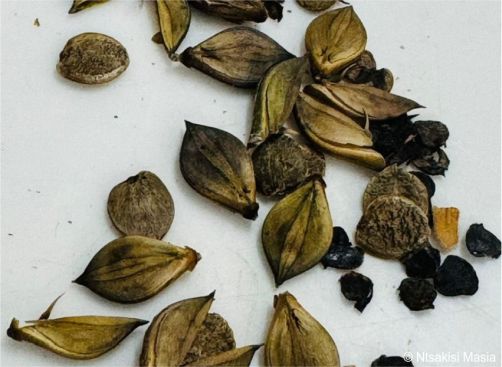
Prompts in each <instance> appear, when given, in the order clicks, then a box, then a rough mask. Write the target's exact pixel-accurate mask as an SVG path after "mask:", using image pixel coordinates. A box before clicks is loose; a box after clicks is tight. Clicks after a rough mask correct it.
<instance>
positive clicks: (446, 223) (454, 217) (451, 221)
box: [432, 207, 460, 251]
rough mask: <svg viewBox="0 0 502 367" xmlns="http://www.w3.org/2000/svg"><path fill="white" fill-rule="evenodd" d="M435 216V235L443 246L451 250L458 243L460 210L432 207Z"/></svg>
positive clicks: (446, 249)
mask: <svg viewBox="0 0 502 367" xmlns="http://www.w3.org/2000/svg"><path fill="white" fill-rule="evenodd" d="M432 213H433V217H434V236H435V237H436V239H437V240H438V242H439V245H440V246H441V248H442V249H443V250H445V251H449V250H451V249H452V248H454V247H455V246H456V245H457V243H458V218H459V217H460V211H459V210H458V209H457V208H438V207H434V208H433V209H432Z"/></svg>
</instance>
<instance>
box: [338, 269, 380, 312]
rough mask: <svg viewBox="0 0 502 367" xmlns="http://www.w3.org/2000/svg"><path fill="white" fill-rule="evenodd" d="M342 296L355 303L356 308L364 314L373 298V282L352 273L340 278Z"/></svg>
mask: <svg viewBox="0 0 502 367" xmlns="http://www.w3.org/2000/svg"><path fill="white" fill-rule="evenodd" d="M340 286H341V289H342V294H343V295H344V297H345V298H347V299H348V300H349V301H355V302H356V303H355V304H354V307H355V308H356V309H357V310H358V311H359V312H363V311H364V309H365V308H366V306H367V305H368V303H370V301H371V298H373V282H372V281H371V279H370V278H368V277H366V276H364V275H362V274H360V273H356V272H355V271H351V272H350V273H346V274H344V275H343V276H342V277H341V278H340Z"/></svg>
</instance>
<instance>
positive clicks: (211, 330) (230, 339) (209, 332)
mask: <svg viewBox="0 0 502 367" xmlns="http://www.w3.org/2000/svg"><path fill="white" fill-rule="evenodd" d="M234 348H235V339H234V332H233V331H232V329H231V328H230V326H229V325H228V323H227V321H226V320H225V319H224V318H223V317H221V316H220V315H218V314H217V313H210V314H208V315H207V317H206V319H205V320H204V323H203V324H202V325H201V328H200V330H199V332H198V333H197V337H196V338H195V340H194V342H193V344H192V347H191V348H190V350H189V351H188V353H187V355H186V357H185V359H184V360H183V363H182V364H181V365H182V366H185V365H190V364H192V363H195V362H197V361H198V360H200V359H202V358H207V357H209V356H215V355H217V354H219V353H223V352H226V351H229V350H232V349H234ZM197 363H198V362H197Z"/></svg>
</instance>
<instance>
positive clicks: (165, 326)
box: [140, 292, 214, 367]
mask: <svg viewBox="0 0 502 367" xmlns="http://www.w3.org/2000/svg"><path fill="white" fill-rule="evenodd" d="M213 300H214V292H213V293H211V294H209V295H207V296H205V297H197V298H190V299H185V300H183V301H179V302H176V303H173V304H172V305H170V306H168V307H166V308H165V309H163V310H162V311H161V312H160V313H159V314H158V315H157V316H155V318H154V319H153V320H152V323H151V324H150V327H149V328H148V330H147V331H146V333H145V338H144V340H143V350H142V351H141V357H140V366H141V367H161V366H180V365H181V363H182V362H183V361H184V360H185V358H186V355H187V353H188V352H189V351H190V349H191V347H192V345H193V343H194V341H195V339H196V337H197V334H198V332H199V331H200V329H201V327H202V324H203V323H204V320H205V319H206V317H207V314H208V312H209V308H210V307H211V304H212V303H213Z"/></svg>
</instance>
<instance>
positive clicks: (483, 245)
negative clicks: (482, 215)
mask: <svg viewBox="0 0 502 367" xmlns="http://www.w3.org/2000/svg"><path fill="white" fill-rule="evenodd" d="M465 244H466V246H467V249H468V250H469V252H470V253H471V254H472V255H473V256H476V257H483V256H491V257H493V258H494V259H497V258H498V257H499V256H500V240H499V239H498V238H497V237H496V236H495V235H494V234H493V233H491V232H490V231H488V230H486V229H485V227H483V224H471V226H470V227H469V230H468V231H467V234H466V236H465Z"/></svg>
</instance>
